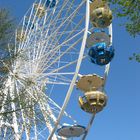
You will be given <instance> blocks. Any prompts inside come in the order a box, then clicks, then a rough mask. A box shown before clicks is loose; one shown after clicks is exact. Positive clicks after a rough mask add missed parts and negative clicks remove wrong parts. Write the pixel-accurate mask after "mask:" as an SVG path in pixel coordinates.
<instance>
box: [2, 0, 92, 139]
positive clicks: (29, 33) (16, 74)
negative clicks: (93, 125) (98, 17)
mask: <svg viewBox="0 0 140 140" xmlns="http://www.w3.org/2000/svg"><path fill="white" fill-rule="evenodd" d="M45 1H46V0H44V1H42V0H38V1H36V3H38V7H37V8H35V4H33V5H32V7H31V8H30V9H29V11H28V12H27V13H26V14H25V16H24V18H23V20H22V21H21V23H20V24H19V27H18V28H17V30H16V36H15V51H14V60H10V61H11V63H12V65H11V66H7V64H5V63H4V65H5V66H6V67H8V69H9V75H8V78H7V81H6V82H5V87H4V89H3V90H2V91H1V94H3V95H4V99H3V100H2V103H1V105H2V108H1V109H0V114H1V115H0V136H1V137H2V139H7V138H9V139H11V140H12V139H15V140H19V139H21V138H25V139H27V140H29V139H39V138H41V139H46V134H45V132H46V131H45V130H46V128H48V131H49V134H50V135H49V137H48V139H57V136H56V135H55V134H54V133H55V130H56V129H57V127H58V125H60V124H59V122H60V119H61V118H62V117H64V116H63V114H64V115H65V116H66V117H67V118H69V119H71V120H72V121H73V122H74V123H75V120H74V119H72V117H71V116H70V115H68V114H67V113H66V112H65V111H64V110H65V108H66V106H67V103H68V101H69V99H70V96H71V93H72V90H73V88H74V86H75V81H76V79H77V76H78V72H79V69H80V64H81V61H82V59H83V58H84V56H83V55H84V49H85V44H86V38H87V33H88V25H89V0H85V1H84V0H81V1H79V2H78V1H75V0H65V1H63V0H60V1H58V2H57V5H56V6H55V7H54V8H51V9H49V8H48V9H45V15H44V16H43V17H41V18H40V17H39V16H38V9H39V6H44V4H45ZM59 3H60V4H59ZM83 8H85V9H84V10H83ZM85 11H86V12H85ZM33 26H34V28H32V27H33ZM18 37H20V39H21V40H20V39H19V40H17V38H18ZM9 46H10V44H9ZM9 51H10V52H12V51H11V49H10V47H9ZM68 58H70V59H68ZM67 59H68V60H67ZM66 60H67V61H66ZM71 66H72V67H71ZM68 67H71V68H70V69H68ZM63 70H64V71H63ZM69 75H71V76H69ZM49 84H50V85H52V86H51V88H50V93H47V94H45V93H44V87H45V86H46V85H47V86H48V85H49ZM54 84H56V85H63V86H67V85H68V86H69V88H68V92H67V94H66V98H65V100H64V103H63V106H62V107H60V106H59V105H57V103H55V102H54V101H53V100H52V99H51V95H52V94H51V93H52V92H53V90H52V89H53V87H54ZM8 99H10V101H11V102H9V103H7V101H9V100H8ZM15 99H16V100H15ZM23 100H24V102H23ZM13 101H14V102H13ZM20 102H22V103H24V105H28V108H23V104H21V103H20ZM29 107H30V108H29ZM6 112H10V115H6V116H5V113H6ZM58 112H59V114H58ZM57 117H58V118H57ZM38 123H42V124H43V130H38V126H37V125H38ZM45 126H46V127H45Z"/></svg>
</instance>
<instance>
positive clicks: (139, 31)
mask: <svg viewBox="0 0 140 140" xmlns="http://www.w3.org/2000/svg"><path fill="white" fill-rule="evenodd" d="M109 1H110V2H111V3H112V4H113V5H114V7H115V8H114V13H115V14H116V16H117V17H119V18H125V19H126V20H125V23H123V25H124V26H125V28H126V30H127V31H128V32H129V33H130V35H132V36H133V37H135V36H137V35H140V0H109Z"/></svg>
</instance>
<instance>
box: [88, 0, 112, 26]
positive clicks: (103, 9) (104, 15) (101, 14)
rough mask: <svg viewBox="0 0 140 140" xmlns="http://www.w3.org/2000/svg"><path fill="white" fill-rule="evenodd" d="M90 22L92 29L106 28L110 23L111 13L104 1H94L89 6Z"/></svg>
mask: <svg viewBox="0 0 140 140" xmlns="http://www.w3.org/2000/svg"><path fill="white" fill-rule="evenodd" d="M90 20H91V23H92V24H93V26H94V27H99V28H106V27H107V26H109V25H110V24H111V22H112V11H111V10H110V8H109V7H108V5H107V2H106V1H103V0H95V1H94V2H92V3H91V4H90Z"/></svg>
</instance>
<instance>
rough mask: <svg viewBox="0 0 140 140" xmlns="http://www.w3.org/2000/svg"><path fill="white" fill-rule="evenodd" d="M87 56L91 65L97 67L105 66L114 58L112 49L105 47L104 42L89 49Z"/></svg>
mask: <svg viewBox="0 0 140 140" xmlns="http://www.w3.org/2000/svg"><path fill="white" fill-rule="evenodd" d="M88 55H89V57H90V60H91V62H92V63H95V64H97V65H101V66H102V65H106V64H108V63H109V62H110V61H111V60H112V59H113V57H114V48H113V47H112V46H107V45H106V43H105V42H103V43H97V44H96V45H94V46H93V47H91V48H90V49H89V52H88Z"/></svg>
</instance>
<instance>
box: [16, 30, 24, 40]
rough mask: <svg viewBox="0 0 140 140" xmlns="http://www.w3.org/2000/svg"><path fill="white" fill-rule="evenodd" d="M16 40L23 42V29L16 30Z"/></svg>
mask: <svg viewBox="0 0 140 140" xmlns="http://www.w3.org/2000/svg"><path fill="white" fill-rule="evenodd" d="M16 40H17V41H18V42H23V41H25V40H26V35H25V31H18V32H17V36H16Z"/></svg>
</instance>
